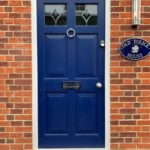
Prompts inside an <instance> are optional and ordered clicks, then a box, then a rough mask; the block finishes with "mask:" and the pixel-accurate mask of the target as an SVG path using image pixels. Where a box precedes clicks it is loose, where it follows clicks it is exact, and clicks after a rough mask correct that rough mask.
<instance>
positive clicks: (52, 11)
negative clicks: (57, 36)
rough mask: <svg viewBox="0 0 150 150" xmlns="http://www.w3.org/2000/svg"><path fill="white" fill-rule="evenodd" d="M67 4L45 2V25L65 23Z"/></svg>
mask: <svg viewBox="0 0 150 150" xmlns="http://www.w3.org/2000/svg"><path fill="white" fill-rule="evenodd" d="M66 24H67V5H66V4H47V5H45V25H54V26H56V25H66Z"/></svg>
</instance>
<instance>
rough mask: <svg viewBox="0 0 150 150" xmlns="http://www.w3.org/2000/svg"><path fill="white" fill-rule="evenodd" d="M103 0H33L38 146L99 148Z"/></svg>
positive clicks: (102, 126) (102, 132)
mask: <svg viewBox="0 0 150 150" xmlns="http://www.w3.org/2000/svg"><path fill="white" fill-rule="evenodd" d="M104 8H105V4H104V0H38V9H37V11H38V12H37V14H38V93H39V95H38V97H39V98H38V143H39V148H97V147H105V113H104V112H105V106H104V104H105V101H104V89H105V85H104V39H105V37H104V35H105V33H104V31H105V24H104V22H105V19H104V16H105V14H104V12H105V9H104Z"/></svg>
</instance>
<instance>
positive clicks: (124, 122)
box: [110, 0, 150, 150]
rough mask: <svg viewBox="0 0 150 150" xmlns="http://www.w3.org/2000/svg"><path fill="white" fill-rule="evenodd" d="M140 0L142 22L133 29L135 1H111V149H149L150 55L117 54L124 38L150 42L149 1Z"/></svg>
mask: <svg viewBox="0 0 150 150" xmlns="http://www.w3.org/2000/svg"><path fill="white" fill-rule="evenodd" d="M141 1H142V8H141V10H142V13H141V17H142V20H141V25H140V26H139V27H138V28H137V29H133V28H131V24H132V20H131V18H132V14H131V6H132V4H131V2H132V0H111V12H112V13H111V81H110V82H111V148H112V150H127V149H132V150H137V149H144V150H146V149H148V150H149V149H150V56H149V57H147V58H145V59H144V60H141V61H129V60H125V59H124V58H122V57H121V56H120V54H119V53H118V48H119V46H120V44H121V42H122V41H123V40H124V39H127V38H130V37H134V36H135V37H140V38H143V39H145V40H147V41H149V42H150V0H141Z"/></svg>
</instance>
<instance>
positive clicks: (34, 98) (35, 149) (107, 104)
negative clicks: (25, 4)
mask: <svg viewBox="0 0 150 150" xmlns="http://www.w3.org/2000/svg"><path fill="white" fill-rule="evenodd" d="M105 7H106V9H105V40H106V42H105V43H107V44H106V46H105V85H106V86H105V143H106V144H105V145H106V146H105V148H102V149H101V148H91V149H90V148H89V149H87V148H86V149H84V148H66V149H49V150H110V0H105ZM31 8H32V18H31V19H32V122H33V150H48V149H38V65H37V64H38V63H37V0H31Z"/></svg>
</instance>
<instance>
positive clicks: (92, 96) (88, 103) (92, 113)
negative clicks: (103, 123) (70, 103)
mask: <svg viewBox="0 0 150 150" xmlns="http://www.w3.org/2000/svg"><path fill="white" fill-rule="evenodd" d="M96 106H97V96H96V93H79V94H78V96H77V133H79V134H90V133H97V129H98V122H97V119H98V118H97V107H96ZM87 110H88V111H87Z"/></svg>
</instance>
